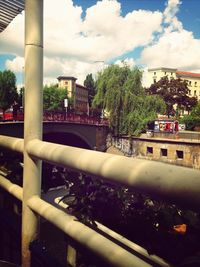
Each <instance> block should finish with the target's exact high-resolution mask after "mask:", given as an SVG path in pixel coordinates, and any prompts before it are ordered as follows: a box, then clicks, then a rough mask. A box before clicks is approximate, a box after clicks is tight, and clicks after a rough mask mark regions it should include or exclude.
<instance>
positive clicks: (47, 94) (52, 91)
mask: <svg viewBox="0 0 200 267" xmlns="http://www.w3.org/2000/svg"><path fill="white" fill-rule="evenodd" d="M43 95H44V100H43V101H44V110H49V111H61V110H63V107H64V99H65V98H67V90H66V89H65V88H58V87H57V85H51V86H45V87H44V90H43Z"/></svg>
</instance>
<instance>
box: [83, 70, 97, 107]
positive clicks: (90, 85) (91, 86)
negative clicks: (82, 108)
mask: <svg viewBox="0 0 200 267" xmlns="http://www.w3.org/2000/svg"><path fill="white" fill-rule="evenodd" d="M84 86H85V87H86V88H87V89H88V102H89V107H91V106H92V101H93V98H94V96H95V81H94V79H93V77H92V73H90V74H88V75H87V76H86V78H85V81H84Z"/></svg>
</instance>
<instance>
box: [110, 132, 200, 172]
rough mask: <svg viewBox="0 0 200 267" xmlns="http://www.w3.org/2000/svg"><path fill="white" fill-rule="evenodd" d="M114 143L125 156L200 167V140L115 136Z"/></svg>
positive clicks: (111, 141)
mask: <svg viewBox="0 0 200 267" xmlns="http://www.w3.org/2000/svg"><path fill="white" fill-rule="evenodd" d="M110 145H113V146H114V147H116V148H118V149H119V150H121V151H122V152H123V153H124V155H125V156H129V157H137V158H142V159H148V160H156V161H161V162H166V163H171V164H175V165H180V166H185V167H190V168H194V169H200V141H198V140H197V141H196V142H195V141H194V140H193V141H179V140H171V139H169V140H166V139H165V140H163V139H158V138H157V139H154V138H140V137H131V138H130V137H120V138H117V137H113V138H112V139H110V140H109V143H108V144H107V146H110Z"/></svg>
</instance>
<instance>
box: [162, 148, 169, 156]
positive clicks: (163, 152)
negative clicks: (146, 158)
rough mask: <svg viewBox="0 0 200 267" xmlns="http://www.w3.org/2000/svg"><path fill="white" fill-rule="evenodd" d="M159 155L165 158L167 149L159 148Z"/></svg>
mask: <svg viewBox="0 0 200 267" xmlns="http://www.w3.org/2000/svg"><path fill="white" fill-rule="evenodd" d="M160 155H161V157H167V149H166V148H161V149H160Z"/></svg>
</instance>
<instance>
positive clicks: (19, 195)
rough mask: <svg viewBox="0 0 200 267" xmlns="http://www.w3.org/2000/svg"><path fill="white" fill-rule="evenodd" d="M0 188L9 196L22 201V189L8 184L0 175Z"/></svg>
mask: <svg viewBox="0 0 200 267" xmlns="http://www.w3.org/2000/svg"><path fill="white" fill-rule="evenodd" d="M0 186H1V187H2V188H4V189H5V190H6V191H7V192H9V193H10V194H11V195H13V196H14V197H16V198H17V199H19V200H21V201H22V196H23V188H22V187H21V186H19V185H16V184H14V183H12V182H10V181H9V180H8V179H6V178H5V177H3V176H2V175H0Z"/></svg>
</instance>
